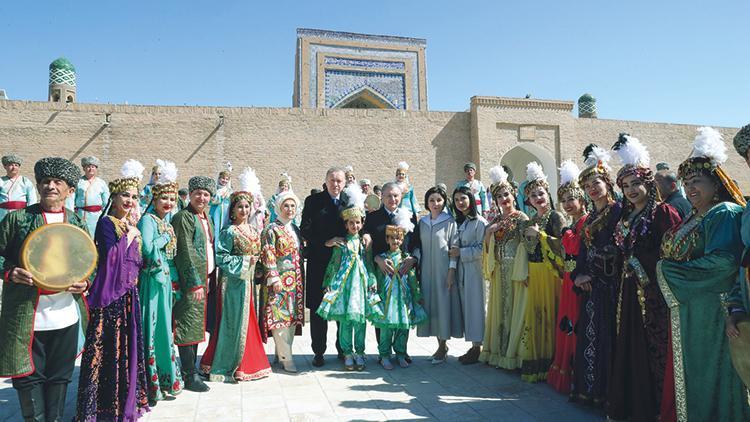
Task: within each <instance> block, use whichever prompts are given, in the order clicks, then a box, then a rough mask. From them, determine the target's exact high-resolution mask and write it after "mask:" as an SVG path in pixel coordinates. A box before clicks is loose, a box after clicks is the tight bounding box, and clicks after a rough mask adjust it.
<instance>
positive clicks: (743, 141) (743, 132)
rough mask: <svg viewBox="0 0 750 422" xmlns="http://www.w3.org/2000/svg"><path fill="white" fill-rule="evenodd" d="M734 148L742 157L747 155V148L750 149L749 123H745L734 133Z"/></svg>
mask: <svg viewBox="0 0 750 422" xmlns="http://www.w3.org/2000/svg"><path fill="white" fill-rule="evenodd" d="M734 149H735V150H736V151H737V154H740V155H741V156H742V158H746V157H747V150H748V149H750V124H747V125H745V126H743V127H742V129H740V131H739V132H737V134H736V135H734Z"/></svg>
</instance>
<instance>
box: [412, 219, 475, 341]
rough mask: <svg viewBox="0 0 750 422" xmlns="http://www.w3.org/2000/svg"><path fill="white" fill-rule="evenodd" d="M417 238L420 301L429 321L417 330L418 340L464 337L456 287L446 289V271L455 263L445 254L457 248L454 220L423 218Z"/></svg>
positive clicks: (454, 260)
mask: <svg viewBox="0 0 750 422" xmlns="http://www.w3.org/2000/svg"><path fill="white" fill-rule="evenodd" d="M418 235H419V240H420V249H419V252H418V255H419V264H420V269H421V271H420V281H421V287H422V299H423V301H424V309H425V311H426V312H427V317H428V318H427V321H426V322H425V323H424V324H421V325H419V326H417V336H418V337H432V336H436V337H437V338H439V339H442V340H447V339H449V338H451V337H456V338H458V337H463V335H464V320H463V315H462V313H461V298H460V297H459V295H458V286H457V285H455V284H454V285H453V286H452V287H451V288H450V290H448V289H447V286H446V281H447V278H448V269H449V267H453V268H455V267H456V265H457V261H456V259H455V258H450V257H449V256H448V250H449V249H450V248H451V247H453V246H457V245H458V237H457V236H458V226H456V220H454V219H453V217H452V216H451V215H450V214H448V213H447V212H443V213H441V214H440V215H439V216H438V218H437V219H434V220H433V219H432V218H431V216H430V215H426V216H424V217H422V218H421V219H420V220H419V232H418ZM415 254H416V252H415Z"/></svg>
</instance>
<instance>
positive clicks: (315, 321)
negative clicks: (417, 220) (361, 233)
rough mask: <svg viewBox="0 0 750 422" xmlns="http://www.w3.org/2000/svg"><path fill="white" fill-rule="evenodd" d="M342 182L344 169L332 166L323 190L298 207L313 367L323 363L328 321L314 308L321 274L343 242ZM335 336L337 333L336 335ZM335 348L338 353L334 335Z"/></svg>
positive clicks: (320, 297) (318, 299) (320, 288)
mask: <svg viewBox="0 0 750 422" xmlns="http://www.w3.org/2000/svg"><path fill="white" fill-rule="evenodd" d="M345 183H346V177H345V171H344V169H343V168H341V167H332V168H330V169H328V172H326V183H325V188H326V190H325V191H324V192H320V193H315V194H312V195H310V196H308V197H307V198H306V199H305V207H304V208H303V210H302V223H301V224H300V230H301V232H302V237H303V238H304V239H305V241H306V242H307V279H306V282H307V295H306V298H305V303H306V306H307V308H308V309H310V337H311V339H312V349H313V353H315V357H314V358H313V362H312V364H313V366H323V364H324V363H325V361H324V359H323V354H324V353H325V351H326V338H327V335H328V321H326V320H324V319H323V318H321V317H319V316H318V314H317V313H316V311H317V310H318V307H319V306H320V302H321V301H322V300H323V293H324V289H323V276H324V275H325V271H326V267H327V266H328V261H329V260H330V259H331V254H332V249H331V248H332V247H333V246H335V245H336V244H337V243H342V242H344V237H345V236H346V228H345V226H344V220H343V219H342V218H341V210H342V209H343V208H344V206H345V205H346V197H345V195H344V194H343V192H342V190H343V189H344V184H345ZM337 337H338V336H337ZM336 349H337V350H338V353H339V355H342V352H341V348H340V346H339V342H338V338H337V339H336Z"/></svg>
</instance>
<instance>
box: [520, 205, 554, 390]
mask: <svg viewBox="0 0 750 422" xmlns="http://www.w3.org/2000/svg"><path fill="white" fill-rule="evenodd" d="M564 224H565V217H563V216H562V214H560V213H559V212H557V211H554V210H549V211H547V212H546V213H544V214H538V213H537V215H535V216H534V217H532V218H531V220H529V221H528V222H527V223H526V225H527V227H528V226H531V225H537V226H538V227H539V229H540V232H539V237H538V238H535V239H534V240H532V241H528V240H526V239H525V238H524V241H525V242H526V250H527V252H528V254H529V287H528V293H527V294H528V299H527V303H526V313H525V314H524V332H523V335H522V337H521V359H522V361H523V363H522V365H521V379H522V380H524V381H526V382H537V381H542V380H544V379H546V378H547V371H548V370H549V367H550V364H551V363H552V358H553V357H554V355H555V332H556V328H557V324H556V322H557V320H556V316H557V303H558V301H559V297H560V284H561V279H560V277H561V275H562V273H563V262H562V261H563V251H562V244H561V239H560V238H561V236H562V227H563V225H564Z"/></svg>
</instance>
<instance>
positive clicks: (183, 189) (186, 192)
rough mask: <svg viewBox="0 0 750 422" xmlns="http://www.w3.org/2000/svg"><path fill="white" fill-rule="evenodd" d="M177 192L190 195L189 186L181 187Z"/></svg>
mask: <svg viewBox="0 0 750 422" xmlns="http://www.w3.org/2000/svg"><path fill="white" fill-rule="evenodd" d="M177 194H179V195H189V194H190V191H189V190H187V188H180V190H178V191H177Z"/></svg>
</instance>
